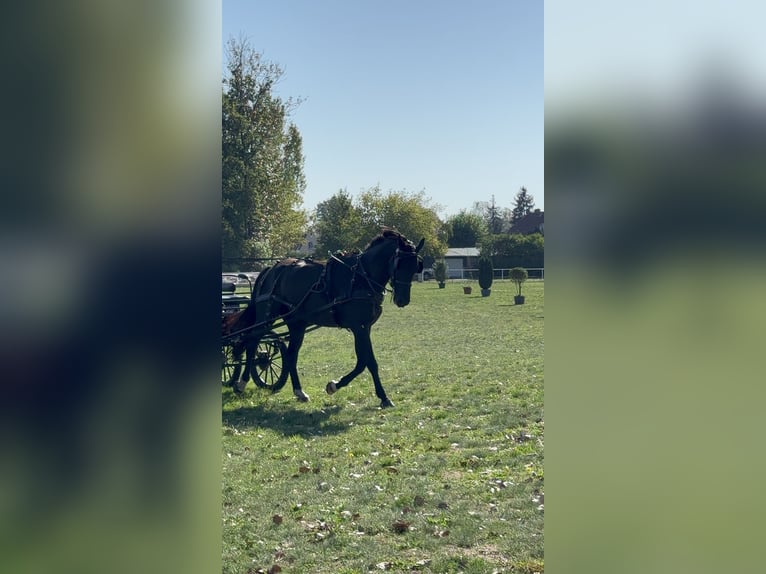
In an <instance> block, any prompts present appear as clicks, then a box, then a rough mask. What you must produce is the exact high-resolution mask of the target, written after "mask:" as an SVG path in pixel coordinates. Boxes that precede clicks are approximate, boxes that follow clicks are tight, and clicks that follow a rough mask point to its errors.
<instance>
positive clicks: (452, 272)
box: [421, 267, 545, 281]
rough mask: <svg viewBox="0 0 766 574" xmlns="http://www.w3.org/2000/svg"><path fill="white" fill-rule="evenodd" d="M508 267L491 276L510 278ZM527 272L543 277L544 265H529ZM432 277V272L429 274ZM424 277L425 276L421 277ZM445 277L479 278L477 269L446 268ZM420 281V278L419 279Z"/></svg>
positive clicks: (536, 276)
mask: <svg viewBox="0 0 766 574" xmlns="http://www.w3.org/2000/svg"><path fill="white" fill-rule="evenodd" d="M510 273H511V270H510V269H495V270H494V271H493V274H492V277H493V278H494V279H508V278H510ZM527 274H528V275H529V278H530V279H543V280H544V279H545V268H544V267H529V268H527ZM431 276H432V277H433V274H431ZM423 279H425V277H424V278H423ZM447 279H462V280H472V281H477V280H478V279H479V270H478V269H447ZM421 281H422V279H421Z"/></svg>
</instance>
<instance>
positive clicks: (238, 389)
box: [231, 381, 247, 395]
mask: <svg viewBox="0 0 766 574" xmlns="http://www.w3.org/2000/svg"><path fill="white" fill-rule="evenodd" d="M246 386H247V381H239V382H236V383H234V384H233V385H232V386H231V388H232V389H233V390H234V392H235V393H237V394H238V395H239V394H242V391H244V390H245V387H246Z"/></svg>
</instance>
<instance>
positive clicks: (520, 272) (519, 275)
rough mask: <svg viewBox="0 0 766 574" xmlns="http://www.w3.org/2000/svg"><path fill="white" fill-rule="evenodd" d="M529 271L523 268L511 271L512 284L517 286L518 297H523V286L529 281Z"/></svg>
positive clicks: (515, 268)
mask: <svg viewBox="0 0 766 574" xmlns="http://www.w3.org/2000/svg"><path fill="white" fill-rule="evenodd" d="M528 276H529V275H528V274H527V270H526V269H524V268H523V267H514V268H513V269H511V271H510V278H511V282H513V284H514V285H516V290H517V293H516V294H517V295H521V284H522V283H524V282H525V281H526V280H527V277H528Z"/></svg>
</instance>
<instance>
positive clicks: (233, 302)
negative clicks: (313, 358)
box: [221, 273, 288, 392]
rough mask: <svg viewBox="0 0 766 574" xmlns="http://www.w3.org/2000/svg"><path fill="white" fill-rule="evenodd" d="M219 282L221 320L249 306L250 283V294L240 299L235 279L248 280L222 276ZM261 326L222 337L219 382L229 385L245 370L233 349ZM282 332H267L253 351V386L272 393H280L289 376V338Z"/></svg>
mask: <svg viewBox="0 0 766 574" xmlns="http://www.w3.org/2000/svg"><path fill="white" fill-rule="evenodd" d="M222 279H223V280H222V282H221V318H222V319H224V320H225V319H226V318H227V317H231V316H233V315H234V314H236V313H238V312H240V311H242V310H243V309H244V308H245V307H247V305H248V304H249V303H250V300H251V297H252V283H250V293H249V294H248V295H243V294H241V293H237V284H238V282H237V281H236V280H237V279H244V280H246V281H248V282H250V278H249V277H248V276H247V275H245V274H243V273H240V274H238V275H233V274H224V275H222ZM261 327H262V325H260V324H254V325H252V326H250V327H248V328H246V329H243V330H240V331H235V332H233V333H229V334H225V335H224V336H223V339H222V345H221V360H222V368H221V382H222V383H223V384H231V379H232V375H233V374H234V373H235V372H237V373H238V372H240V371H241V370H242V367H243V366H244V361H245V359H244V356H243V355H241V354H240V355H237V354H236V353H234V349H235V347H236V346H237V344H238V343H240V342H241V341H242V340H243V338H244V337H246V336H247V335H249V334H250V333H251V332H252V331H255V330H256V329H260V328H261ZM282 331H284V330H283V329H276V330H275V329H270V330H269V331H267V332H266V333H265V334H264V335H263V337H261V339H260V341H258V344H257V346H256V349H255V355H254V358H253V363H252V368H251V374H252V377H253V382H254V383H255V384H256V386H258V387H260V388H262V389H267V390H270V391H273V392H277V391H278V390H280V389H281V388H282V387H283V386H284V385H285V382H286V381H287V376H288V372H287V370H286V369H285V368H284V355H285V353H286V351H287V345H286V342H287V340H288V334H287V333H286V332H282Z"/></svg>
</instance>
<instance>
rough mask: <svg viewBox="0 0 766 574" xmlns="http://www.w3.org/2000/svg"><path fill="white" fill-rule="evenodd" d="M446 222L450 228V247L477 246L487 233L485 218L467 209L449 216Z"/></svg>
mask: <svg viewBox="0 0 766 574" xmlns="http://www.w3.org/2000/svg"><path fill="white" fill-rule="evenodd" d="M446 223H447V227H448V229H449V239H448V241H447V243H448V245H449V246H450V247H476V246H477V245H479V244H480V243H481V241H482V240H483V239H484V236H485V235H486V234H487V225H486V223H485V222H484V219H482V217H481V216H480V215H478V214H476V213H470V212H468V211H466V210H465V209H464V210H462V211H460V213H458V214H457V215H453V216H452V217H450V218H448V219H447V222H446Z"/></svg>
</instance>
